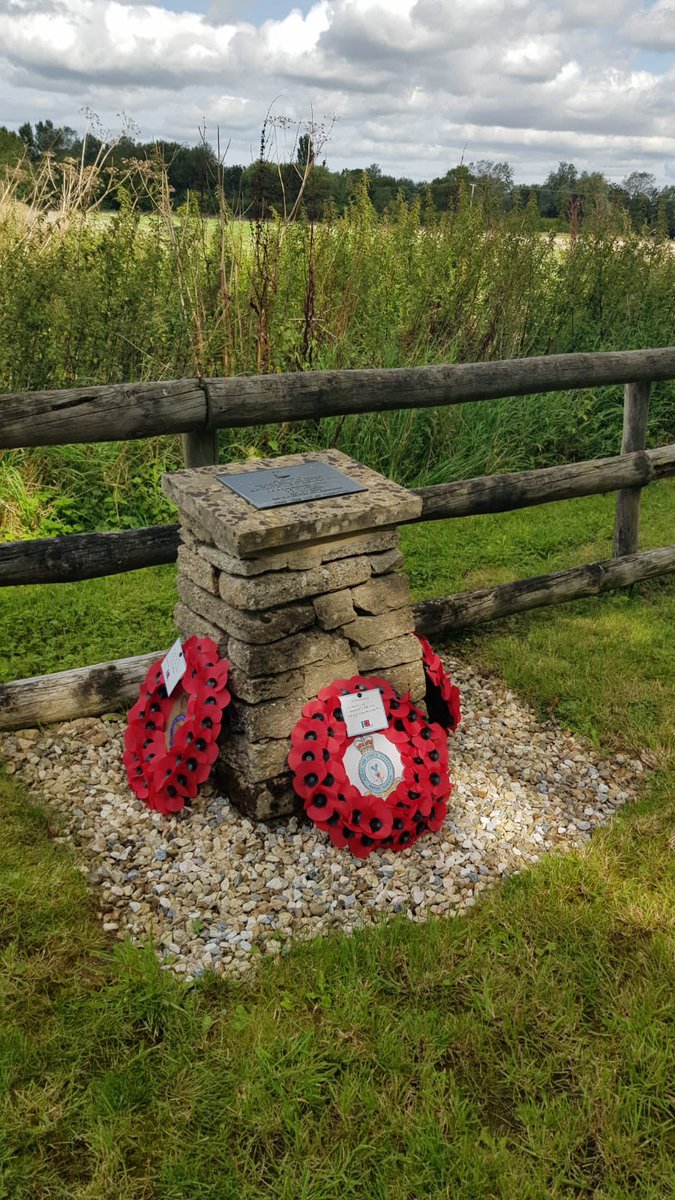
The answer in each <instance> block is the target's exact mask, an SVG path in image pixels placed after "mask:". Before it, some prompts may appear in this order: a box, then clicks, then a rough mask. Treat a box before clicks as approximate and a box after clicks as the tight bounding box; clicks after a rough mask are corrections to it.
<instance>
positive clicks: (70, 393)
mask: <svg viewBox="0 0 675 1200" xmlns="http://www.w3.org/2000/svg"><path fill="white" fill-rule="evenodd" d="M673 378H675V347H669V348H665V349H657V350H620V351H609V352H597V353H591V354H551V355H546V356H542V357H539V358H522V359H505V360H503V361H500V362H486V363H460V364H457V365H450V366H430V367H400V368H398V367H397V368H394V369H389V370H364V371H296V372H289V373H288V374H279V375H253V376H233V377H230V378H225V379H215V378H214V379H178V380H167V381H166V382H159V383H125V384H111V385H103V386H99V387H87V388H70V389H68V390H66V391H59V392H49V391H47V392H45V391H40V392H15V393H12V394H10V395H4V396H0V449H11V448H16V447H20V446H48V445H50V446H51V445H59V444H64V443H69V442H106V441H121V440H124V439H127V438H138V437H150V436H153V435H158V434H166V433H206V432H208V431H210V430H214V429H226V428H227V429H234V428H238V427H242V426H253V425H270V424H273V423H275V422H278V421H302V420H308V419H312V420H317V419H321V418H322V417H329V416H344V415H348V414H350V413H366V412H385V411H391V410H393V409H401V408H433V407H435V406H438V405H448V404H461V403H463V402H465V401H469V400H489V399H495V398H497V397H499V396H524V395H528V394H531V393H534V392H557V391H565V390H569V389H570V388H590V387H598V386H601V385H605V384H617V383H627V382H638V383H639V382H646V381H655V380H663V379H673Z"/></svg>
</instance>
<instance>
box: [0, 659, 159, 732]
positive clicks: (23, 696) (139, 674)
mask: <svg viewBox="0 0 675 1200" xmlns="http://www.w3.org/2000/svg"><path fill="white" fill-rule="evenodd" d="M161 653H162V651H157V653H156V654H141V655H140V657H138V658H118V659H117V660H115V661H114V662H107V663H96V664H95V666H93V667H78V668H77V669H76V670H74V671H58V672H57V673H56V674H54V675H36V676H35V677H34V678H32V679H17V680H16V682H14V683H0V729H29V728H31V727H32V726H34V725H49V724H53V723H54V722H55V721H72V720H74V719H75V718H76V717H96V716H100V714H101V713H106V712H117V711H118V710H119V709H122V708H126V707H127V706H129V707H130V706H131V705H132V704H133V702H134V700H136V698H137V696H138V689H139V687H140V684H141V681H142V680H143V679H144V678H145V675H146V673H147V671H148V668H149V667H150V666H151V665H152V663H153V662H155V660H156V659H157V658H159V656H160V654H161Z"/></svg>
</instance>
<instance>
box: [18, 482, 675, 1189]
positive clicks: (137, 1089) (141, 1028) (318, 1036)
mask: <svg viewBox="0 0 675 1200" xmlns="http://www.w3.org/2000/svg"><path fill="white" fill-rule="evenodd" d="M674 496H675V490H674V489H673V488H672V486H671V487H668V486H667V485H660V486H659V487H652V488H650V489H648V490H647V492H646V493H645V495H644V539H643V540H644V544H645V545H649V544H663V543H665V542H668V541H672V540H673V517H672V511H673V510H672V504H673V497H674ZM611 509H612V502H611V501H610V500H609V499H603V498H597V499H594V500H592V501H581V502H577V503H568V504H566V505H558V506H550V507H548V508H547V509H545V510H540V511H537V510H530V511H529V512H524V513H516V514H511V515H509V516H504V517H498V518H477V519H476V521H479V522H480V525H479V526H478V525H475V523H470V522H461V523H460V522H458V523H455V524H450V523H448V524H442V525H441V524H439V525H438V526H435V527H434V526H429V527H426V528H424V529H422V530H410V531H408V532H407V533H406V554H407V560H408V566H409V569H410V572H411V576H412V578H413V582H414V584H415V586H416V588H417V589H418V591H419V593H420V594H426V595H429V594H430V593H431V591H432V590H433V591H434V592H436V593H442V592H444V591H449V590H451V589H456V588H458V587H459V588H461V587H466V586H475V585H477V584H478V583H479V582H481V583H482V582H489V581H490V579H495V581H497V579H498V578H499V579H500V578H507V577H516V576H518V575H522V574H527V573H530V574H535V573H539V572H540V571H545V570H548V569H552V568H554V567H556V566H566V565H569V564H570V563H571V562H574V561H577V562H580V561H583V560H586V559H589V558H596V557H597V558H601V557H604V556H605V555H606V554H607V553H608V541H607V539H608V536H609V531H610V530H611ZM478 535H479V536H478ZM149 579H152V580H154V581H155V582H156V583H157V588H156V591H155V593H154V597H153V598H152V599H151V600H150V601H148V603H147V604H144V597H147V596H148V595H149V592H148V580H149ZM172 593H173V584H172V573H171V571H170V570H168V569H167V570H158V571H155V572H153V573H152V574H151V573H149V572H143V573H141V572H139V573H137V575H136V576H134V577H130V578H129V579H127V580H126V582H125V581H123V580H121V579H111V580H101V581H92V582H91V583H90V584H86V585H74V586H73V587H72V588H61V589H56V588H55V589H47V588H43V589H26V590H25V591H24V592H23V594H20V593H13V594H12V595H9V593H8V592H7V593H5V596H3V600H2V603H3V609H2V616H1V617H0V620H1V621H2V626H1V628H2V632H3V633H4V634H5V637H4V638H3V639H2V640H0V644H1V645H3V646H7V645H9V653H6V657H5V662H4V663H3V665H2V668H0V672H1V673H2V675H4V677H10V676H12V675H18V674H26V673H28V672H31V671H39V670H50V669H56V668H57V667H58V666H60V665H63V666H68V665H75V664H77V663H78V662H79V663H81V662H83V661H94V660H95V659H97V658H99V659H100V658H103V657H107V656H108V655H113V654H123V653H138V652H141V651H142V650H146V649H148V650H151V649H153V648H157V647H159V646H161V645H164V644H166V643H167V641H168V640H169V638H170V636H171V627H170V608H171V599H172ZM674 628H675V589H674V588H673V586H672V583H667V582H663V581H662V582H660V583H658V582H657V583H653V584H651V585H648V586H643V587H640V588H635V589H633V590H632V592H631V593H623V594H621V595H616V596H612V597H608V598H605V599H603V600H599V601H598V600H589V601H584V602H581V603H579V604H574V605H569V606H567V607H566V608H563V609H560V610H558V611H553V610H551V611H549V612H540V613H532V614H530V615H528V616H524V617H520V618H518V619H515V620H511V621H509V622H504V623H502V624H501V625H499V626H495V627H493V628H490V629H487V630H486V631H484V632H481V633H480V634H475V635H472V636H471V638H465V639H463V640H462V642H461V645H460V646H459V649H460V650H461V651H462V652H466V653H467V654H470V655H471V657H472V658H473V659H474V660H476V659H477V660H478V662H479V663H480V664H481V665H482V666H483V667H484V668H487V669H500V670H501V671H502V672H503V673H504V675H505V676H506V678H507V680H508V681H509V683H510V684H511V685H512V686H514V687H516V688H517V689H518V690H520V691H521V692H522V693H524V694H525V695H526V696H527V698H528V699H529V700H530V701H531V702H532V703H533V704H535V705H536V706H537V707H539V708H540V709H541V710H542V711H546V710H547V709H548V710H552V711H555V712H557V713H558V715H559V716H561V717H562V719H563V720H565V721H567V722H568V723H569V724H570V725H572V726H573V727H574V728H576V729H581V730H582V731H583V732H585V733H586V734H588V735H589V736H591V737H592V738H593V739H594V740H595V741H597V742H598V743H599V744H600V745H607V746H608V747H610V746H611V747H612V748H613V749H617V748H620V747H625V748H626V749H627V750H629V751H632V750H635V749H638V748H641V747H642V748H644V747H646V748H648V749H650V750H651V751H652V754H653V760H654V762H655V764H656V770H655V772H654V774H653V776H652V778H651V780H650V782H649V784H648V785H647V787H646V790H645V797H644V799H643V800H642V801H641V803H640V804H639V805H637V806H635V807H634V808H632V809H631V810H629V811H626V812H625V813H623V814H621V815H620V816H619V817H618V818H617V820H616V822H615V823H614V826H613V827H612V828H611V829H608V830H605V831H603V832H601V833H599V834H597V835H596V836H595V837H594V839H593V841H592V843H591V844H590V847H589V849H588V850H587V852H586V853H584V854H580V855H570V856H567V857H551V858H549V859H548V860H546V861H544V862H542V863H541V864H540V865H539V866H538V867H537V868H536V869H534V870H532V871H529V872H527V873H526V874H524V875H522V876H519V877H518V878H515V879H512V880H511V881H509V882H508V883H506V884H505V885H503V886H501V887H500V888H499V889H497V890H495V891H494V892H493V893H492V894H491V895H489V896H488V897H487V898H485V899H484V900H483V901H482V902H481V903H480V904H479V905H477V907H476V908H475V909H474V910H473V911H472V912H471V913H470V914H469V915H467V916H466V917H461V918H457V919H454V920H450V919H442V920H433V921H430V922H429V923H428V924H426V925H424V926H415V925H412V924H410V923H408V922H407V921H406V920H405V919H397V920H395V921H392V922H389V923H388V924H386V925H382V926H381V927H380V928H377V929H375V930H369V931H364V932H361V933H358V934H356V935H354V936H352V937H351V938H349V939H346V938H341V937H331V938H326V939H323V940H318V941H316V942H314V943H310V944H308V945H304V946H298V947H297V948H295V949H293V950H292V952H291V953H290V954H289V955H288V957H286V958H284V959H282V960H280V961H279V962H278V963H274V964H265V965H264V967H263V969H262V970H261V972H260V975H259V977H258V978H257V980H256V982H254V983H253V984H244V985H241V984H240V985H234V984H232V983H228V982H227V981H224V980H216V979H206V980H203V981H201V982H200V983H199V984H198V985H195V986H193V987H192V988H189V989H186V988H185V986H184V985H182V984H180V983H179V982H177V981H176V980H174V978H173V977H171V976H170V975H168V974H166V973H162V972H161V971H160V970H159V968H158V966H157V964H156V963H155V960H154V958H153V956H152V954H151V952H149V951H144V950H136V949H133V948H130V947H128V946H124V947H116V948H111V946H110V944H109V943H108V942H107V941H106V939H105V937H104V935H103V933H102V931H101V929H100V927H99V926H98V925H97V923H96V921H95V920H94V918H93V915H92V906H91V905H90V903H89V901H88V899H87V895H86V888H85V884H84V881H83V879H82V876H81V875H80V874H79V872H78V871H77V870H76V868H75V866H74V864H73V860H72V858H71V856H70V853H69V851H68V850H67V849H66V848H65V847H64V846H63V845H60V844H58V843H56V842H55V841H54V840H53V838H52V837H51V834H52V833H53V830H52V829H50V817H49V815H48V814H47V813H46V811H45V810H44V809H42V808H41V807H35V806H34V805H33V804H32V798H31V797H27V796H26V795H25V794H24V793H23V792H22V791H21V789H19V788H17V787H16V786H15V785H14V784H13V783H12V782H11V781H10V780H9V779H7V778H4V779H2V778H0V796H1V799H2V808H3V815H4V822H3V837H2V839H1V840H0V952H1V954H2V970H1V975H0V979H1V983H0V986H1V988H2V1000H1V1004H2V1022H1V1024H0V1080H1V1086H2V1097H1V1099H0V1197H2V1198H3V1200H4V1198H5V1197H6V1198H7V1200H9V1198H11V1200H15V1198H16V1200H66V1198H67V1200H73V1198H75V1200H249V1198H251V1200H253V1198H257V1197H261V1196H270V1197H278V1198H280V1200H352V1198H358V1200H361V1198H368V1200H370V1198H374V1200H422V1198H424V1200H427V1198H429V1200H431V1198H433V1200H441V1198H443V1200H445V1198H448V1200H449V1198H452V1200H474V1198H475V1200H483V1198H486V1197H500V1198H501V1197H504V1198H508V1200H510V1198H511V1197H517V1198H518V1200H544V1198H548V1197H553V1198H556V1200H557V1198H560V1200H562V1198H565V1200H567V1198H568V1197H575V1198H576V1197H593V1198H597V1200H600V1198H602V1200H605V1198H611V1200H628V1198H631V1200H632V1198H638V1200H663V1198H664V1197H669V1196H672V1195H673V1194H675V1193H674V1187H673V1178H674V1170H673V1168H674V1162H673V1154H672V1151H673V1136H674V1134H675V1124H674V1123H673V1120H672V1111H673V1110H672V1101H673V1078H675V1070H674V1068H675V1053H674V1049H673V1047H674V1046H675V1038H674V1037H673V995H674V984H675V971H674V970H673V949H674V945H673V917H674V915H675V906H674V903H673V901H674V899H675V888H674V886H673V870H672V867H673V848H674V846H673V831H674V829H675V821H674V817H675V736H674V730H673V716H672V714H673V711H674V709H675V685H674V683H673V678H674V674H675V672H674V670H673V668H674V666H675V663H674V651H673V629H674ZM7 632H10V633H11V634H12V640H11V641H10V642H9V643H8V641H7V637H6V635H7Z"/></svg>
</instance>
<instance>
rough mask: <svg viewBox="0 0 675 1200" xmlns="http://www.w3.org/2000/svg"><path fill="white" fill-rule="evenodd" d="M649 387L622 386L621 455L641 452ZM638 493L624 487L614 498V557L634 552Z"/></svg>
mask: <svg viewBox="0 0 675 1200" xmlns="http://www.w3.org/2000/svg"><path fill="white" fill-rule="evenodd" d="M651 387H652V385H651V383H627V384H626V385H625V387H624V396H623V436H622V439H621V453H622V454H628V453H630V452H631V451H633V450H644V449H645V443H646V437H647V417H648V415H649V395H650V392H651ZM641 490H642V489H641V488H639V487H632V488H625V489H624V490H623V491H621V492H619V495H618V497H617V502H616V524H615V526H614V556H615V558H620V557H621V556H622V555H623V554H636V553H637V550H638V543H639V540H640V492H641Z"/></svg>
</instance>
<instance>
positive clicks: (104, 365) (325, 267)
mask: <svg viewBox="0 0 675 1200" xmlns="http://www.w3.org/2000/svg"><path fill="white" fill-rule="evenodd" d="M45 169H47V168H45ZM98 169H99V170H100V172H101V174H102V175H105V172H106V171H107V166H106V164H105V163H102V164H100V165H99V168H98ZM48 170H49V176H48V178H44V177H42V176H38V178H37V179H33V180H32V183H31V185H30V186H31V187H32V191H31V190H30V187H29V186H28V185H27V182H26V179H25V178H24V179H23V180H21V179H19V177H18V176H17V178H16V180H15V184H14V186H12V185H11V181H10V184H6V186H5V190H4V193H2V194H1V195H2V196H3V197H4V198H2V199H0V390H2V391H22V390H24V389H36V388H60V387H67V386H75V385H78V384H84V385H87V384H92V383H110V382H123V381H129V380H140V379H168V378H175V377H181V376H184V375H192V374H205V375H211V374H212V375H224V374H226V375H233V374H248V373H253V372H277V371H290V370H304V369H310V368H311V369H321V368H341V367H378V366H379V367H392V366H400V365H417V364H423V363H432V362H462V361H480V360H485V359H494V358H506V357H513V356H524V355H532V354H548V353H554V352H565V351H573V350H599V349H630V348H631V347H640V346H658V345H667V344H669V343H672V341H673V330H674V328H675V286H674V285H675V258H674V257H673V254H672V247H671V245H670V243H669V242H668V241H667V240H665V239H664V238H661V237H660V236H659V235H657V234H652V235H650V236H648V237H647V236H645V237H640V236H638V235H636V234H634V233H632V232H631V230H630V229H629V228H628V227H627V226H626V225H625V224H624V223H622V218H621V217H620V216H619V215H616V214H615V215H610V216H609V217H607V216H605V217H603V218H598V219H597V220H596V221H594V222H590V223H589V224H588V225H587V227H585V228H583V229H582V230H581V231H579V232H578V233H576V234H575V236H574V237H573V238H571V239H570V241H569V243H568V244H566V245H563V246H561V245H560V243H559V241H558V242H557V241H556V239H555V237H554V235H550V236H549V235H542V234H541V233H540V232H539V231H538V228H537V226H538V221H537V214H536V212H535V211H534V209H532V210H527V211H525V212H516V213H511V214H508V215H507V216H505V217H504V218H503V219H502V220H501V221H499V222H497V223H496V224H494V223H492V224H490V227H489V229H488V226H487V222H486V217H485V214H484V213H483V211H482V209H481V207H480V205H479V204H474V205H471V204H470V203H469V202H468V200H464V201H463V202H462V203H461V204H460V206H459V208H458V209H457V211H455V212H452V213H444V214H440V215H436V214H434V213H433V212H431V211H430V210H428V209H426V208H425V207H424V206H420V205H419V203H417V204H414V205H412V206H408V205H406V204H405V203H403V202H402V201H401V202H398V203H396V204H394V205H393V206H392V208H391V210H390V211H389V212H387V213H386V214H385V215H384V216H378V215H377V214H376V213H375V211H374V209H373V207H372V205H371V203H370V201H369V198H368V193H367V188H366V185H365V184H364V186H363V187H362V188H361V189H360V190H359V191H358V192H357V194H356V195H355V196H354V198H353V200H352V202H351V204H350V205H349V207H348V209H347V210H346V212H345V213H344V214H343V215H337V214H335V215H331V216H329V218H328V219H327V220H325V221H324V222H322V223H321V224H313V223H311V222H309V221H307V220H306V219H304V217H303V216H302V213H301V214H300V216H299V217H298V219H294V220H288V219H285V218H284V217H283V216H282V215H279V216H277V217H276V218H274V219H272V220H270V221H266V222H258V223H257V224H250V223H248V222H246V221H241V220H236V219H235V218H234V217H233V215H232V214H231V213H230V212H229V211H228V210H227V208H226V206H225V205H224V204H222V205H221V209H220V213H219V215H218V216H217V217H216V218H205V217H202V216H201V215H200V213H199V211H198V209H197V207H196V205H194V204H190V205H187V206H185V207H183V208H181V209H180V210H178V212H174V211H173V209H172V206H171V197H170V194H169V190H168V186H167V183H166V177H165V175H164V174H163V173H162V171H161V169H160V168H159V167H158V168H156V169H151V168H148V165H147V164H144V165H143V167H142V168H141V166H140V165H139V167H138V169H137V171H136V172H135V173H134V171H133V170H132V169H128V170H127V173H126V176H125V178H124V179H122V180H120V179H117V180H114V181H113V179H112V176H110V177H108V176H106V180H107V182H106V183H105V186H106V187H108V188H111V187H112V186H113V182H114V186H115V187H116V188H117V195H118V198H119V200H120V202H121V207H120V209H119V211H117V212H116V213H115V214H114V215H112V216H110V215H108V216H106V218H105V219H102V218H101V217H100V216H98V215H97V214H92V212H91V204H92V199H91V197H92V195H93V194H94V190H93V188H92V182H91V176H90V175H89V174H88V175H86V177H85V176H84V175H83V173H82V168H81V167H78V165H77V164H72V163H70V164H68V163H65V164H55V163H50V164H49V165H48ZM78 172H79V173H78ZM78 179H79V180H80V186H79V190H78ZM19 189H23V190H22V191H21V193H20V192H19ZM99 191H100V187H99ZM18 194H22V195H23V196H24V204H23V205H18V204H17V196H18ZM141 195H144V196H146V197H147V196H148V195H150V196H151V197H152V199H153V211H152V213H151V215H150V216H147V215H141V213H140V211H139V208H138V200H139V197H140V196H141ZM274 421H275V414H274V412H273V411H272V410H271V411H270V426H269V427H267V428H265V429H263V430H255V431H233V432H224V433H223V434H222V435H221V437H222V454H223V456H224V457H234V456H239V455H241V454H249V453H255V452H256V451H258V450H262V451H271V452H281V451H284V450H287V449H295V448H298V447H304V446H306V445H309V444H322V445H337V446H339V447H340V448H341V449H344V450H345V451H347V452H349V453H352V454H355V455H356V456H357V457H358V458H360V459H362V460H364V461H366V462H368V463H370V464H372V465H373V466H375V467H379V468H381V469H385V470H386V471H387V472H388V473H389V474H391V475H393V476H395V477H397V478H398V479H400V480H401V481H403V482H405V483H412V482H418V481H425V482H427V481H435V480H440V479H452V478H459V477H462V476H468V475H471V474H475V473H477V472H482V471H492V470H501V469H505V468H509V467H511V468H512V467H526V466H532V465H535V464H547V463H553V462H556V461H564V460H567V459H569V458H572V457H590V456H593V455H595V454H599V453H612V452H616V449H617V447H618V443H619V431H620V427H621V397H620V393H619V390H618V389H605V390H603V389H599V390H596V391H595V392H593V393H590V392H589V393H583V392H582V393H576V394H567V393H563V394H561V395H559V396H539V397H537V396H535V397H531V398H528V399H525V400H517V401H493V402H489V403H483V404H474V405H468V406H462V407H458V408H454V409H447V410H440V411H438V410H429V411H421V412H416V413H409V412H401V413H394V414H390V415H388V416H382V415H373V416H370V417H365V418H358V419H356V418H349V419H332V418H331V419H327V420H324V421H323V422H322V423H321V425H320V426H319V428H318V429H317V427H316V425H315V424H311V425H307V426H305V427H303V426H289V425H282V426H277V425H275V424H274ZM674 428H675V390H674V389H673V387H672V386H670V385H662V386H660V387H658V388H657V389H656V391H655V396H654V402H653V405H652V416H651V429H650V439H651V441H652V443H656V442H659V441H661V440H664V439H667V438H669V437H670V436H672V434H673V430H674ZM177 461H178V451H177V445H176V443H175V441H174V440H172V439H163V440H162V441H161V442H157V441H152V440H150V441H147V442H143V443H137V444H135V445H115V444H112V445H107V446H101V447H99V446H96V447H69V448H65V449H49V450H42V449H40V450H31V451H26V452H16V453H12V454H9V455H5V457H4V463H3V466H4V470H3V479H2V482H1V483H0V536H5V537H11V536H17V535H20V534H22V533H33V534H35V533H42V532H59V531H61V530H69V529H83V528H91V527H92V526H98V527H100V528H106V527H114V526H117V525H125V524H136V523H137V522H139V521H149V520H161V519H162V518H163V516H164V515H166V513H167V512H168V511H169V510H168V507H167V505H166V502H165V501H164V500H163V499H162V497H161V496H160V495H158V489H157V488H156V486H155V484H156V479H157V476H158V475H159V474H160V472H161V470H162V469H163V468H164V467H165V466H166V465H172V464H173V463H175V462H177Z"/></svg>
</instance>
